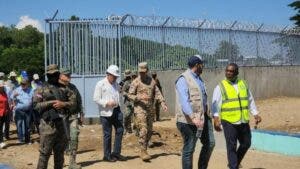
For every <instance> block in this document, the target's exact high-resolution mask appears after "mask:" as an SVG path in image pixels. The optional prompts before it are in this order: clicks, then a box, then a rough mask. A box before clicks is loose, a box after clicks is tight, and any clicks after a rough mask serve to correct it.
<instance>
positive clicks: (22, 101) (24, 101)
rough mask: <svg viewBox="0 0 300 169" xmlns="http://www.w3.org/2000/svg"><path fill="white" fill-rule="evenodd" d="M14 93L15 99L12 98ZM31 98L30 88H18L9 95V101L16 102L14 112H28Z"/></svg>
mask: <svg viewBox="0 0 300 169" xmlns="http://www.w3.org/2000/svg"><path fill="white" fill-rule="evenodd" d="M15 93H17V94H18V95H17V96H16V97H14V95H15ZM32 97H33V90H32V88H30V87H28V88H27V89H26V90H23V89H22V87H21V86H19V87H17V88H16V89H15V90H14V91H13V93H12V94H11V99H13V100H15V102H16V108H15V109H16V110H17V109H19V110H24V111H27V110H30V109H31V107H32Z"/></svg>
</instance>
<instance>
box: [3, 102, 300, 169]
mask: <svg viewBox="0 0 300 169" xmlns="http://www.w3.org/2000/svg"><path fill="white" fill-rule="evenodd" d="M256 103H257V106H258V110H259V111H260V113H261V116H262V118H263V122H262V123H261V124H260V125H259V128H261V129H272V130H277V131H289V132H294V133H300V113H299V112H298V111H299V110H300V98H288V97H279V98H272V99H266V100H258V101H257V102H256ZM251 125H252V123H251ZM154 130H155V131H157V132H158V133H159V134H160V135H154V136H153V137H152V141H153V143H154V147H153V148H150V149H149V154H150V155H151V156H152V159H151V162H148V163H144V162H142V161H141V160H140V159H139V157H138V149H137V138H136V137H135V136H134V135H133V134H132V135H125V136H124V138H123V148H122V154H123V155H125V156H126V157H127V159H128V160H127V161H124V162H116V163H107V162H103V161H102V157H103V151H102V131H101V126H100V125H89V126H84V127H81V133H80V138H79V139H80V142H79V150H78V160H77V161H78V163H79V164H81V165H82V166H83V168H87V169H88V168H90V169H98V168H105V169H120V168H124V169H154V168H159V169H180V168H181V164H180V162H181V161H180V160H181V156H180V152H181V148H182V140H181V136H180V134H179V132H178V131H177V129H176V126H175V119H164V120H163V121H160V122H156V123H155V124H154ZM215 136H216V147H215V149H214V152H213V154H212V157H211V160H210V163H209V168H210V169H225V168H226V164H227V159H226V149H225V145H224V144H223V142H221V141H219V140H221V139H222V138H223V135H222V134H221V133H215ZM33 141H35V143H33V144H31V145H19V144H16V134H15V133H14V134H13V135H12V139H11V140H8V141H7V143H8V145H9V146H8V147H7V148H6V149H2V150H1V149H0V163H5V164H9V165H10V166H13V167H14V168H16V169H32V168H36V165H37V160H38V156H39V153H38V146H39V145H38V142H37V141H38V136H37V135H36V134H35V135H33ZM200 146H201V144H199V143H198V145H197V148H196V152H195V158H194V163H195V165H194V168H196V161H197V160H196V159H197V158H198V154H199V151H200ZM68 163H69V162H68V156H65V165H66V167H65V168H67V167H68ZM242 165H243V168H245V169H283V168H284V169H299V168H300V157H291V156H284V155H278V154H273V153H266V152H260V151H256V150H249V151H248V153H247V155H246V157H245V158H244V160H243V162H242ZM49 168H53V158H52V157H51V158H50V161H49Z"/></svg>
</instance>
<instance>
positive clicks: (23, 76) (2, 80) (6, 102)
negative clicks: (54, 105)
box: [0, 71, 42, 148]
mask: <svg viewBox="0 0 300 169" xmlns="http://www.w3.org/2000/svg"><path fill="white" fill-rule="evenodd" d="M29 79H30V77H29V76H28V74H27V72H26V71H21V73H20V75H19V76H17V73H16V72H15V71H11V72H10V73H9V75H8V76H7V78H6V76H5V74H4V73H3V72H0V88H1V103H2V104H1V105H2V106H1V112H2V113H1V115H0V116H1V117H0V118H1V123H0V148H5V147H6V146H7V145H6V143H5V142H4V139H3V137H5V139H6V140H8V139H10V122H11V121H14V122H15V124H16V127H17V135H18V141H17V142H18V143H26V144H31V140H30V132H31V131H32V132H33V131H37V132H39V128H38V125H39V114H38V113H37V112H35V111H34V110H33V109H32V98H33V93H34V91H35V90H36V89H37V88H39V87H40V86H41V85H42V82H41V81H40V80H39V75H38V74H34V75H33V77H32V79H33V80H32V81H31V82H30V81H29Z"/></svg>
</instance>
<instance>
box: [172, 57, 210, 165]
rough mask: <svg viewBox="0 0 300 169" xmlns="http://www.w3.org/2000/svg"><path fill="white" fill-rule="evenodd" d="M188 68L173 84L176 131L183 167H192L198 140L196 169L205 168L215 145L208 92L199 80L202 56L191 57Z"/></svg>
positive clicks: (200, 79)
mask: <svg viewBox="0 0 300 169" xmlns="http://www.w3.org/2000/svg"><path fill="white" fill-rule="evenodd" d="M188 66H189V69H187V70H186V71H185V72H184V73H182V74H181V75H180V76H179V78H178V79H177V81H176V104H175V105H176V108H175V111H176V118H177V128H178V130H179V131H180V133H181V135H182V138H183V149H182V168H183V169H192V168H193V153H194V150H195V146H196V142H197V140H198V139H200V140H201V143H202V145H203V146H202V149H201V153H200V156H199V160H198V169H206V168H207V166H208V161H209V158H210V156H211V153H212V151H213V148H214V146H215V139H214V135H213V126H212V122H211V116H210V115H209V111H208V105H207V92H206V88H205V84H204V81H203V80H202V78H201V77H200V75H201V73H202V69H203V60H202V58H201V56H199V55H194V56H191V57H190V58H189V60H188Z"/></svg>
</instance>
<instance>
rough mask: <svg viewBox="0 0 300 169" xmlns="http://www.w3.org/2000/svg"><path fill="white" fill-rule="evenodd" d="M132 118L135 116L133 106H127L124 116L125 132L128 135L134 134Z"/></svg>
mask: <svg viewBox="0 0 300 169" xmlns="http://www.w3.org/2000/svg"><path fill="white" fill-rule="evenodd" d="M132 116H133V107H132V105H127V106H126V111H125V114H124V128H125V131H126V132H128V133H131V132H132V127H131V124H132Z"/></svg>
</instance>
